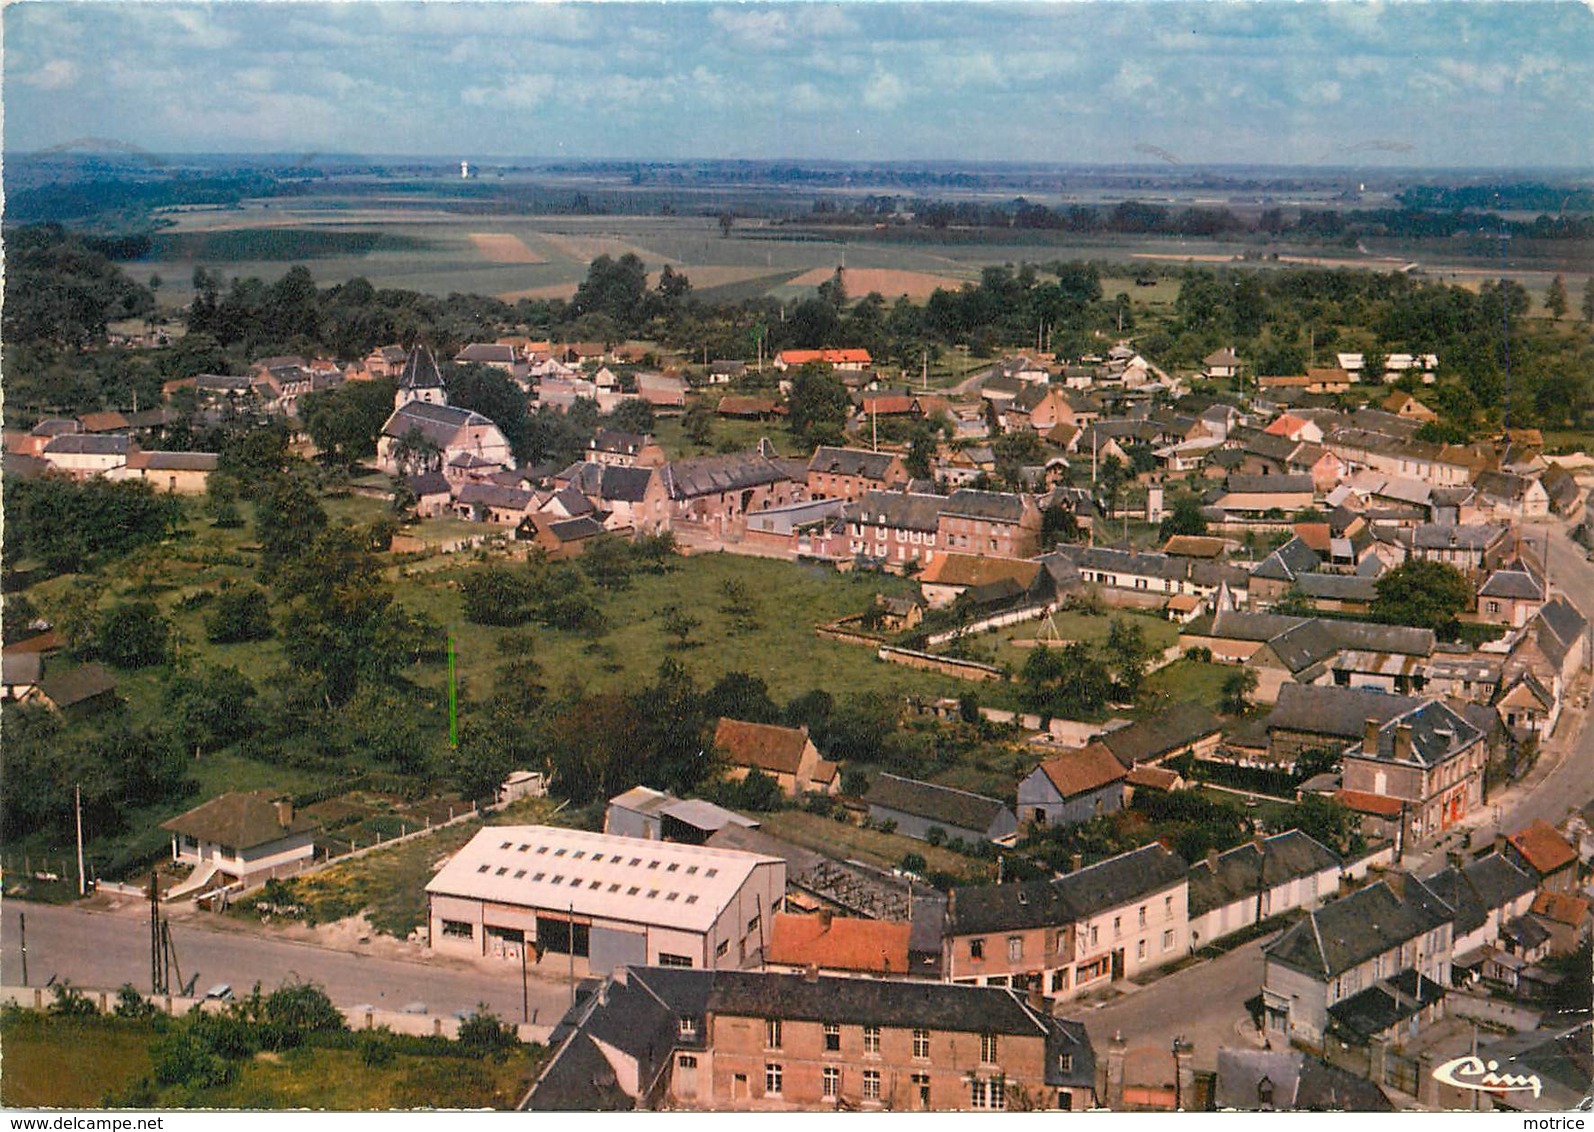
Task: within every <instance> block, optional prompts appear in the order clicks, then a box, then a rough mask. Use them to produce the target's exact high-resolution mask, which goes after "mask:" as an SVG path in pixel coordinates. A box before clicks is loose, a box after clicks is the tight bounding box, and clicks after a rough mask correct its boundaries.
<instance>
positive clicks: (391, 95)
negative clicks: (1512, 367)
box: [0, 0, 1594, 169]
mask: <svg viewBox="0 0 1594 1132" xmlns="http://www.w3.org/2000/svg"><path fill="white" fill-rule="evenodd" d="M0 21H3V24H0V31H3V35H4V44H3V46H4V56H3V66H4V85H3V111H4V145H5V149H6V151H7V152H9V153H16V152H29V151H35V150H39V149H45V148H49V147H53V146H70V145H72V144H73V143H76V142H79V141H80V140H81V139H85V138H96V139H103V140H108V141H111V142H113V143H116V144H118V145H122V146H131V147H135V148H138V149H142V150H148V151H151V152H154V153H160V154H180V153H215V152H226V153H255V152H259V153H268V152H269V153H285V152H286V153H348V154H414V155H417V156H428V157H439V158H445V159H449V160H461V159H469V160H473V161H479V160H482V159H484V158H488V159H490V158H506V157H524V158H619V159H639V160H669V159H685V158H746V159H769V158H796V159H807V160H815V159H836V160H858V161H895V160H900V161H928V160H943V161H1018V162H1061V163H1075V162H1078V163H1090V164H1127V163H1147V162H1150V163H1160V162H1164V161H1169V160H1176V161H1178V162H1181V163H1184V164H1207V163H1245V164H1270V165H1357V166H1380V165H1398V166H1417V167H1462V166H1465V167H1479V166H1481V167H1500V168H1524V167H1533V166H1561V167H1574V168H1579V167H1580V168H1585V169H1594V0H1565V2H1559V3H1555V2H1543V0H1516V2H1511V3H1487V2H1482V0H1428V2H1404V3H1362V2H1358V0H1338V2H1333V3H1328V2H1319V0H1258V2H1250V3H1242V2H1238V0H1201V2H1187V0H1094V2H1082V3H1069V4H1054V3H1039V2H1020V3H967V2H959V0H944V2H939V3H928V4H898V3H892V2H888V0H850V2H843V3H816V2H784V3H737V4H723V3H707V2H693V0H675V2H668V3H650V4H630V3H619V2H614V3H596V4H564V3H516V2H512V0H505V2H498V3H492V2H488V3H465V2H434V3H423V4H415V3H397V2H390V0H364V2H349V3H339V4H318V3H290V2H273V3H267V2H258V0H231V2H227V3H217V4H179V3H165V2H161V0H115V2H99V3H81V2H71V0H21V2H15V3H11V4H9V5H7V6H6V7H5V9H4V12H3V15H0Z"/></svg>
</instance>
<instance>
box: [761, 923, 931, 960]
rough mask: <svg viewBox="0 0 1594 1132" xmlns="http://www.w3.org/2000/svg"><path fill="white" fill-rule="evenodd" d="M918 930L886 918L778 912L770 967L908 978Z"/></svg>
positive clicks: (770, 944) (771, 931)
mask: <svg viewBox="0 0 1594 1132" xmlns="http://www.w3.org/2000/svg"><path fill="white" fill-rule="evenodd" d="M911 930H912V926H911V925H909V924H906V923H892V922H889V921H886V920H863V919H855V918H852V917H848V916H834V917H830V918H829V922H828V923H826V917H824V916H822V915H821V916H800V915H790V914H787V913H785V912H778V913H776V915H775V919H774V924H773V925H772V928H771V930H770V940H769V955H768V961H769V962H770V963H778V964H780V965H782V966H789V967H806V966H808V965H809V964H812V965H814V966H816V967H823V968H825V969H826V970H830V971H867V972H869V973H871V974H874V973H878V974H892V975H901V974H906V973H907V970H908V933H909V932H910V931H911Z"/></svg>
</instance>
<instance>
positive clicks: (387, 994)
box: [0, 900, 570, 1024]
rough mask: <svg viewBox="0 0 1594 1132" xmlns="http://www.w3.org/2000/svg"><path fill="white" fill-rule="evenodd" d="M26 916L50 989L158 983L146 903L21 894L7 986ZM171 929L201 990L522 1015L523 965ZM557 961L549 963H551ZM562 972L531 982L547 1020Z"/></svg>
mask: <svg viewBox="0 0 1594 1132" xmlns="http://www.w3.org/2000/svg"><path fill="white" fill-rule="evenodd" d="M23 913H26V915H27V918H28V979H29V983H30V984H31V985H33V986H42V985H43V984H44V982H45V981H46V980H47V979H49V977H50V976H51V975H56V976H58V977H59V978H66V979H71V980H72V982H73V983H74V984H75V985H78V986H84V987H101V988H107V989H108V988H114V987H118V986H121V985H122V984H123V983H128V982H131V983H132V984H133V985H134V986H135V987H137V988H138V989H139V990H140V991H145V992H147V991H148V990H149V989H150V984H149V921H148V917H147V913H144V912H143V910H142V909H138V908H124V909H122V910H119V911H106V910H90V909H87V908H83V907H77V906H74V907H63V906H52V905H45V904H26V903H22V902H20V901H16V900H8V901H6V904H5V907H4V908H3V909H0V917H3V918H0V973H3V981H4V982H5V984H6V985H8V986H14V985H17V984H20V983H21V981H22V965H21V952H20V949H19V944H20V940H19V935H20V933H19V930H18V929H19V925H18V919H17V918H18V916H19V915H21V914H23ZM171 933H172V939H173V943H174V945H175V947H176V951H177V959H178V964H179V966H180V967H181V970H182V975H183V978H184V979H190V978H194V977H195V976H196V975H197V976H198V981H197V983H196V986H197V988H198V990H199V991H200V992H201V993H203V991H204V990H205V988H207V987H210V986H213V985H215V984H216V983H229V984H231V985H232V987H233V989H234V990H235V991H240V992H242V991H245V990H247V989H249V988H250V987H253V986H254V984H255V983H256V982H257V981H258V982H259V983H260V984H261V985H262V987H264V988H265V989H267V990H270V989H273V988H275V987H277V986H279V985H280V984H281V983H282V982H283V981H284V980H291V979H293V978H295V977H300V978H303V979H305V980H307V981H311V982H316V983H319V984H321V986H323V987H325V988H326V991H327V993H328V994H329V995H330V996H331V997H332V1000H333V1002H335V1003H337V1004H338V1005H339V1006H345V1007H347V1006H355V1005H360V1004H370V1005H372V1006H375V1007H376V1008H377V1009H379V1010H401V1009H403V1008H404V1007H405V1006H407V1005H409V1004H410V1003H415V1002H423V1003H425V1004H426V1006H427V1013H430V1014H434V1015H440V1016H444V1017H447V1016H449V1015H453V1014H455V1013H456V1012H458V1011H462V1010H471V1009H473V1008H474V1007H475V1006H476V1005H477V1004H478V1003H482V1002H485V1003H486V1004H487V1005H488V1007H490V1008H491V1009H492V1010H493V1011H494V1012H495V1013H497V1014H498V1015H499V1016H500V1017H502V1018H504V1019H505V1020H508V1021H516V1022H518V1021H521V1020H522V1018H521V994H520V967H519V965H518V964H511V963H503V964H502V965H501V966H500V965H498V964H496V963H494V964H491V965H489V962H488V961H486V960H483V961H482V963H481V965H480V966H476V965H473V964H469V963H461V962H457V961H453V962H451V961H447V960H428V961H425V962H417V961H406V960H403V959H392V958H384V957H379V956H374V955H361V954H357V953H351V952H347V951H335V950H331V949H328V948H324V947H317V946H314V945H312V944H306V943H299V942H296V941H292V940H285V939H281V938H276V937H273V936H262V935H259V934H258V933H246V932H238V931H215V930H212V929H209V928H206V927H204V926H202V925H200V924H198V923H192V922H179V921H174V922H173V923H172V925H171ZM553 963H554V961H553V960H551V959H550V960H546V961H545V963H544V966H545V967H546V966H549V965H551V964H553ZM535 970H536V969H535V968H533V971H535ZM558 975H559V973H557V972H552V971H550V972H548V973H547V974H542V973H537V974H534V975H533V977H531V978H530V979H528V991H529V994H528V998H529V1001H530V1006H531V1008H532V1010H534V1011H536V1012H537V1013H536V1017H535V1019H534V1020H535V1021H538V1022H541V1023H543V1024H548V1023H551V1022H553V1021H556V1020H557V1019H558V1017H559V1015H561V1014H563V1013H564V1009H565V1006H566V1005H567V1004H568V1003H569V996H570V992H569V984H568V982H566V981H565V980H563V979H561V978H559V977H558ZM174 981H175V979H174Z"/></svg>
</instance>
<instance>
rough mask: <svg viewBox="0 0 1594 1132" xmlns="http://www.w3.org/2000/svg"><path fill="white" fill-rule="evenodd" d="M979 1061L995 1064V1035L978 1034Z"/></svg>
mask: <svg viewBox="0 0 1594 1132" xmlns="http://www.w3.org/2000/svg"><path fill="white" fill-rule="evenodd" d="M980 1063H981V1064H983V1065H995V1064H996V1035H995V1034H981V1035H980Z"/></svg>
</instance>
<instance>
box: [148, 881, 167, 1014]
mask: <svg viewBox="0 0 1594 1132" xmlns="http://www.w3.org/2000/svg"><path fill="white" fill-rule="evenodd" d="M161 950H162V949H161V889H160V877H159V875H158V874H157V873H156V872H155V870H154V869H151V870H150V873H149V992H150V993H151V994H165V993H166V983H165V979H164V977H163V967H162V964H161Z"/></svg>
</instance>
